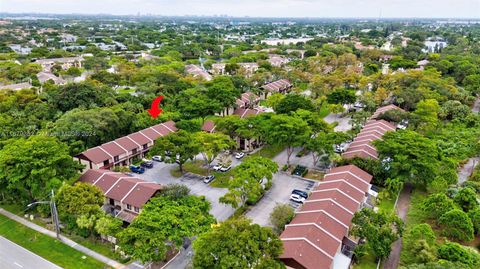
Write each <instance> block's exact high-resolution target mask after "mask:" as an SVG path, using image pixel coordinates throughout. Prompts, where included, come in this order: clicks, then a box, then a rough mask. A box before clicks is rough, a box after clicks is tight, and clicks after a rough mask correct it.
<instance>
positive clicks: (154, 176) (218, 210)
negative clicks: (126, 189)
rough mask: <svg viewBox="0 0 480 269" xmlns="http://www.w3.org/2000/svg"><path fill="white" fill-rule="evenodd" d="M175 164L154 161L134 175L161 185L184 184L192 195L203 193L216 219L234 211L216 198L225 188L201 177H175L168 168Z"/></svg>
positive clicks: (221, 218)
mask: <svg viewBox="0 0 480 269" xmlns="http://www.w3.org/2000/svg"><path fill="white" fill-rule="evenodd" d="M177 167H178V165H177V164H169V163H164V162H155V164H154V166H153V168H152V169H146V171H145V173H144V174H135V176H136V177H138V178H140V179H143V180H146V181H150V182H157V183H159V184H162V185H168V184H183V185H186V186H187V187H188V188H189V189H190V190H191V193H192V194H194V195H198V196H200V195H203V196H205V197H206V199H207V200H208V201H210V203H211V204H212V209H211V210H210V213H211V214H212V215H213V216H215V218H216V219H217V220H218V221H223V220H225V219H227V218H228V217H230V216H231V215H232V214H233V212H234V211H235V210H234V209H233V208H232V207H231V206H230V205H225V204H222V203H220V202H218V199H219V198H220V197H222V196H223V195H224V194H225V193H227V189H221V188H214V187H211V186H210V185H208V184H205V183H203V177H200V176H197V175H193V174H186V175H184V176H182V177H180V178H176V177H174V176H172V175H171V174H170V170H172V169H176V168H177Z"/></svg>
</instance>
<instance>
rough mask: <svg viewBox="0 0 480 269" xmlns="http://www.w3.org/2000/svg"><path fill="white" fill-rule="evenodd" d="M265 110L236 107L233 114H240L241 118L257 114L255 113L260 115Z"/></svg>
mask: <svg viewBox="0 0 480 269" xmlns="http://www.w3.org/2000/svg"><path fill="white" fill-rule="evenodd" d="M262 112H263V110H261V109H259V108H253V109H251V108H237V109H235V111H233V114H234V115H238V116H240V118H242V119H243V118H246V117H250V116H255V115H258V114H260V113H262Z"/></svg>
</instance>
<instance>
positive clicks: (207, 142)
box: [195, 132, 235, 174]
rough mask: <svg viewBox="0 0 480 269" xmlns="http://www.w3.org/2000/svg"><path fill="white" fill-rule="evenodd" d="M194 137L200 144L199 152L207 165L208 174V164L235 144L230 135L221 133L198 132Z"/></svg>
mask: <svg viewBox="0 0 480 269" xmlns="http://www.w3.org/2000/svg"><path fill="white" fill-rule="evenodd" d="M195 139H196V141H197V142H198V143H199V145H200V152H201V153H202V156H203V158H204V159H205V164H206V165H207V167H208V168H207V169H208V174H210V166H211V164H212V162H213V161H214V160H215V158H217V156H218V154H220V152H222V151H223V150H226V149H229V148H231V147H232V146H233V145H235V142H234V141H233V140H232V139H230V137H228V136H227V135H224V134H221V133H205V132H198V133H196V134H195Z"/></svg>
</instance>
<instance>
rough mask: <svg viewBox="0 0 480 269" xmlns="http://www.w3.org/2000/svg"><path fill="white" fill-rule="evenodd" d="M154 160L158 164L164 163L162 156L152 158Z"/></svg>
mask: <svg viewBox="0 0 480 269" xmlns="http://www.w3.org/2000/svg"><path fill="white" fill-rule="evenodd" d="M152 160H154V161H156V162H161V161H162V156H159V155H155V156H153V157H152Z"/></svg>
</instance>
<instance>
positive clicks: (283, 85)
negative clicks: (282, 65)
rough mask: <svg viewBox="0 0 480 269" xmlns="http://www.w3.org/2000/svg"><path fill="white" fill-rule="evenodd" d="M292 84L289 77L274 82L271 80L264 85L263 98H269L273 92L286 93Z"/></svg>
mask: <svg viewBox="0 0 480 269" xmlns="http://www.w3.org/2000/svg"><path fill="white" fill-rule="evenodd" d="M292 86H293V85H292V84H291V83H290V81H288V80H287V79H280V80H277V81H274V82H270V83H268V84H265V85H263V86H262V89H263V90H264V94H263V95H262V96H261V97H262V99H267V97H268V95H269V94H273V93H286V92H288V91H289V90H290V89H291V88H292Z"/></svg>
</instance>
